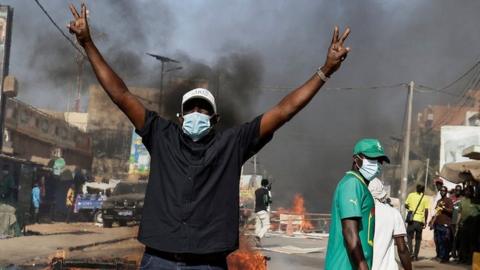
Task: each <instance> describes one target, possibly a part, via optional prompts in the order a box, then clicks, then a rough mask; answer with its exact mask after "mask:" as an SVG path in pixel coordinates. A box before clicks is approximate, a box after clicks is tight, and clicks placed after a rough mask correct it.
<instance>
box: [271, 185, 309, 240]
mask: <svg viewBox="0 0 480 270" xmlns="http://www.w3.org/2000/svg"><path fill="white" fill-rule="evenodd" d="M306 212H307V210H306V209H305V199H304V198H303V196H302V195H301V194H298V193H297V194H295V196H294V197H293V204H292V208H290V209H285V208H282V207H280V208H278V209H277V214H278V215H281V214H292V215H297V216H300V218H301V225H300V228H298V229H299V230H300V231H303V232H306V231H312V230H313V229H314V228H315V227H314V226H313V224H312V223H311V222H310V221H309V220H308V219H307V218H306V215H305V214H306ZM278 226H279V225H274V224H272V230H276V229H278Z"/></svg>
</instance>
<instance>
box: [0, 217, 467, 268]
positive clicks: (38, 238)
mask: <svg viewBox="0 0 480 270" xmlns="http://www.w3.org/2000/svg"><path fill="white" fill-rule="evenodd" d="M29 229H30V230H32V231H34V232H36V233H38V234H41V235H34V236H23V237H17V238H11V239H4V240H0V269H1V268H2V266H3V267H4V266H7V265H10V264H14V265H32V264H35V265H39V264H40V265H42V264H43V265H45V264H47V263H48V262H50V260H51V259H52V257H53V256H54V255H55V254H56V253H57V251H58V250H66V251H67V252H66V254H65V255H66V257H67V258H69V259H99V260H108V259H113V258H118V257H120V258H124V259H128V260H134V261H139V260H140V258H141V256H142V253H143V248H144V247H143V245H141V244H140V243H139V242H138V241H137V240H136V239H135V236H136V233H137V230H138V227H137V226H132V227H114V228H110V229H104V228H99V227H96V226H94V225H93V224H89V223H73V224H65V223H56V224H42V225H34V226H32V227H30V228H29ZM326 243H327V237H318V236H317V238H316V239H313V238H305V237H285V236H282V235H269V237H267V238H265V239H264V240H263V247H264V248H265V249H269V248H279V247H285V246H292V247H297V248H300V250H301V249H309V248H317V249H320V252H316V253H307V254H285V253H279V252H273V251H268V250H262V252H263V254H264V255H265V256H269V257H271V260H270V261H269V262H268V269H274V270H287V269H295V270H313V269H324V261H325V247H326ZM420 257H421V261H419V262H415V264H414V265H415V268H417V269H448V270H457V269H458V270H461V269H462V270H463V269H470V268H471V267H468V266H459V265H455V264H448V265H446V264H439V263H437V262H435V261H433V260H431V259H430V258H432V257H434V248H433V247H432V246H428V245H425V246H423V247H422V249H421V252H420ZM29 269H32V268H29Z"/></svg>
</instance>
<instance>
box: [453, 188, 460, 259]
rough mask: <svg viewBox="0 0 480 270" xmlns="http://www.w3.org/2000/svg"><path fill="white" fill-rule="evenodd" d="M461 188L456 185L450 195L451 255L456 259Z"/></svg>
mask: <svg viewBox="0 0 480 270" xmlns="http://www.w3.org/2000/svg"><path fill="white" fill-rule="evenodd" d="M462 193H463V188H462V186H461V185H456V186H455V189H454V190H453V194H452V195H451V196H450V199H452V203H453V212H452V238H453V239H452V251H451V256H452V257H453V258H454V259H456V260H457V259H458V245H459V243H458V242H459V241H458V223H459V221H460V202H461V201H462V198H463V196H462Z"/></svg>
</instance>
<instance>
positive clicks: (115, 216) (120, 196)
mask: <svg viewBox="0 0 480 270" xmlns="http://www.w3.org/2000/svg"><path fill="white" fill-rule="evenodd" d="M146 188H147V182H145V181H139V182H120V183H118V185H117V186H116V187H115V189H114V190H113V192H112V195H111V196H110V197H108V198H107V200H106V201H104V202H103V204H102V219H103V227H105V228H110V227H112V224H113V223H115V222H118V224H119V225H120V226H125V225H127V223H128V222H129V221H140V219H141V218H142V210H143V200H144V198H145V190H146Z"/></svg>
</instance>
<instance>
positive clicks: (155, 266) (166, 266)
mask: <svg viewBox="0 0 480 270" xmlns="http://www.w3.org/2000/svg"><path fill="white" fill-rule="evenodd" d="M140 269H141V270H143V269H145V270H227V269H228V266H227V262H226V258H225V262H220V263H218V264H214V265H212V264H192V263H189V262H176V261H169V260H166V259H164V258H161V257H158V256H155V255H151V254H148V253H144V254H143V257H142V262H141V263H140Z"/></svg>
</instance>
